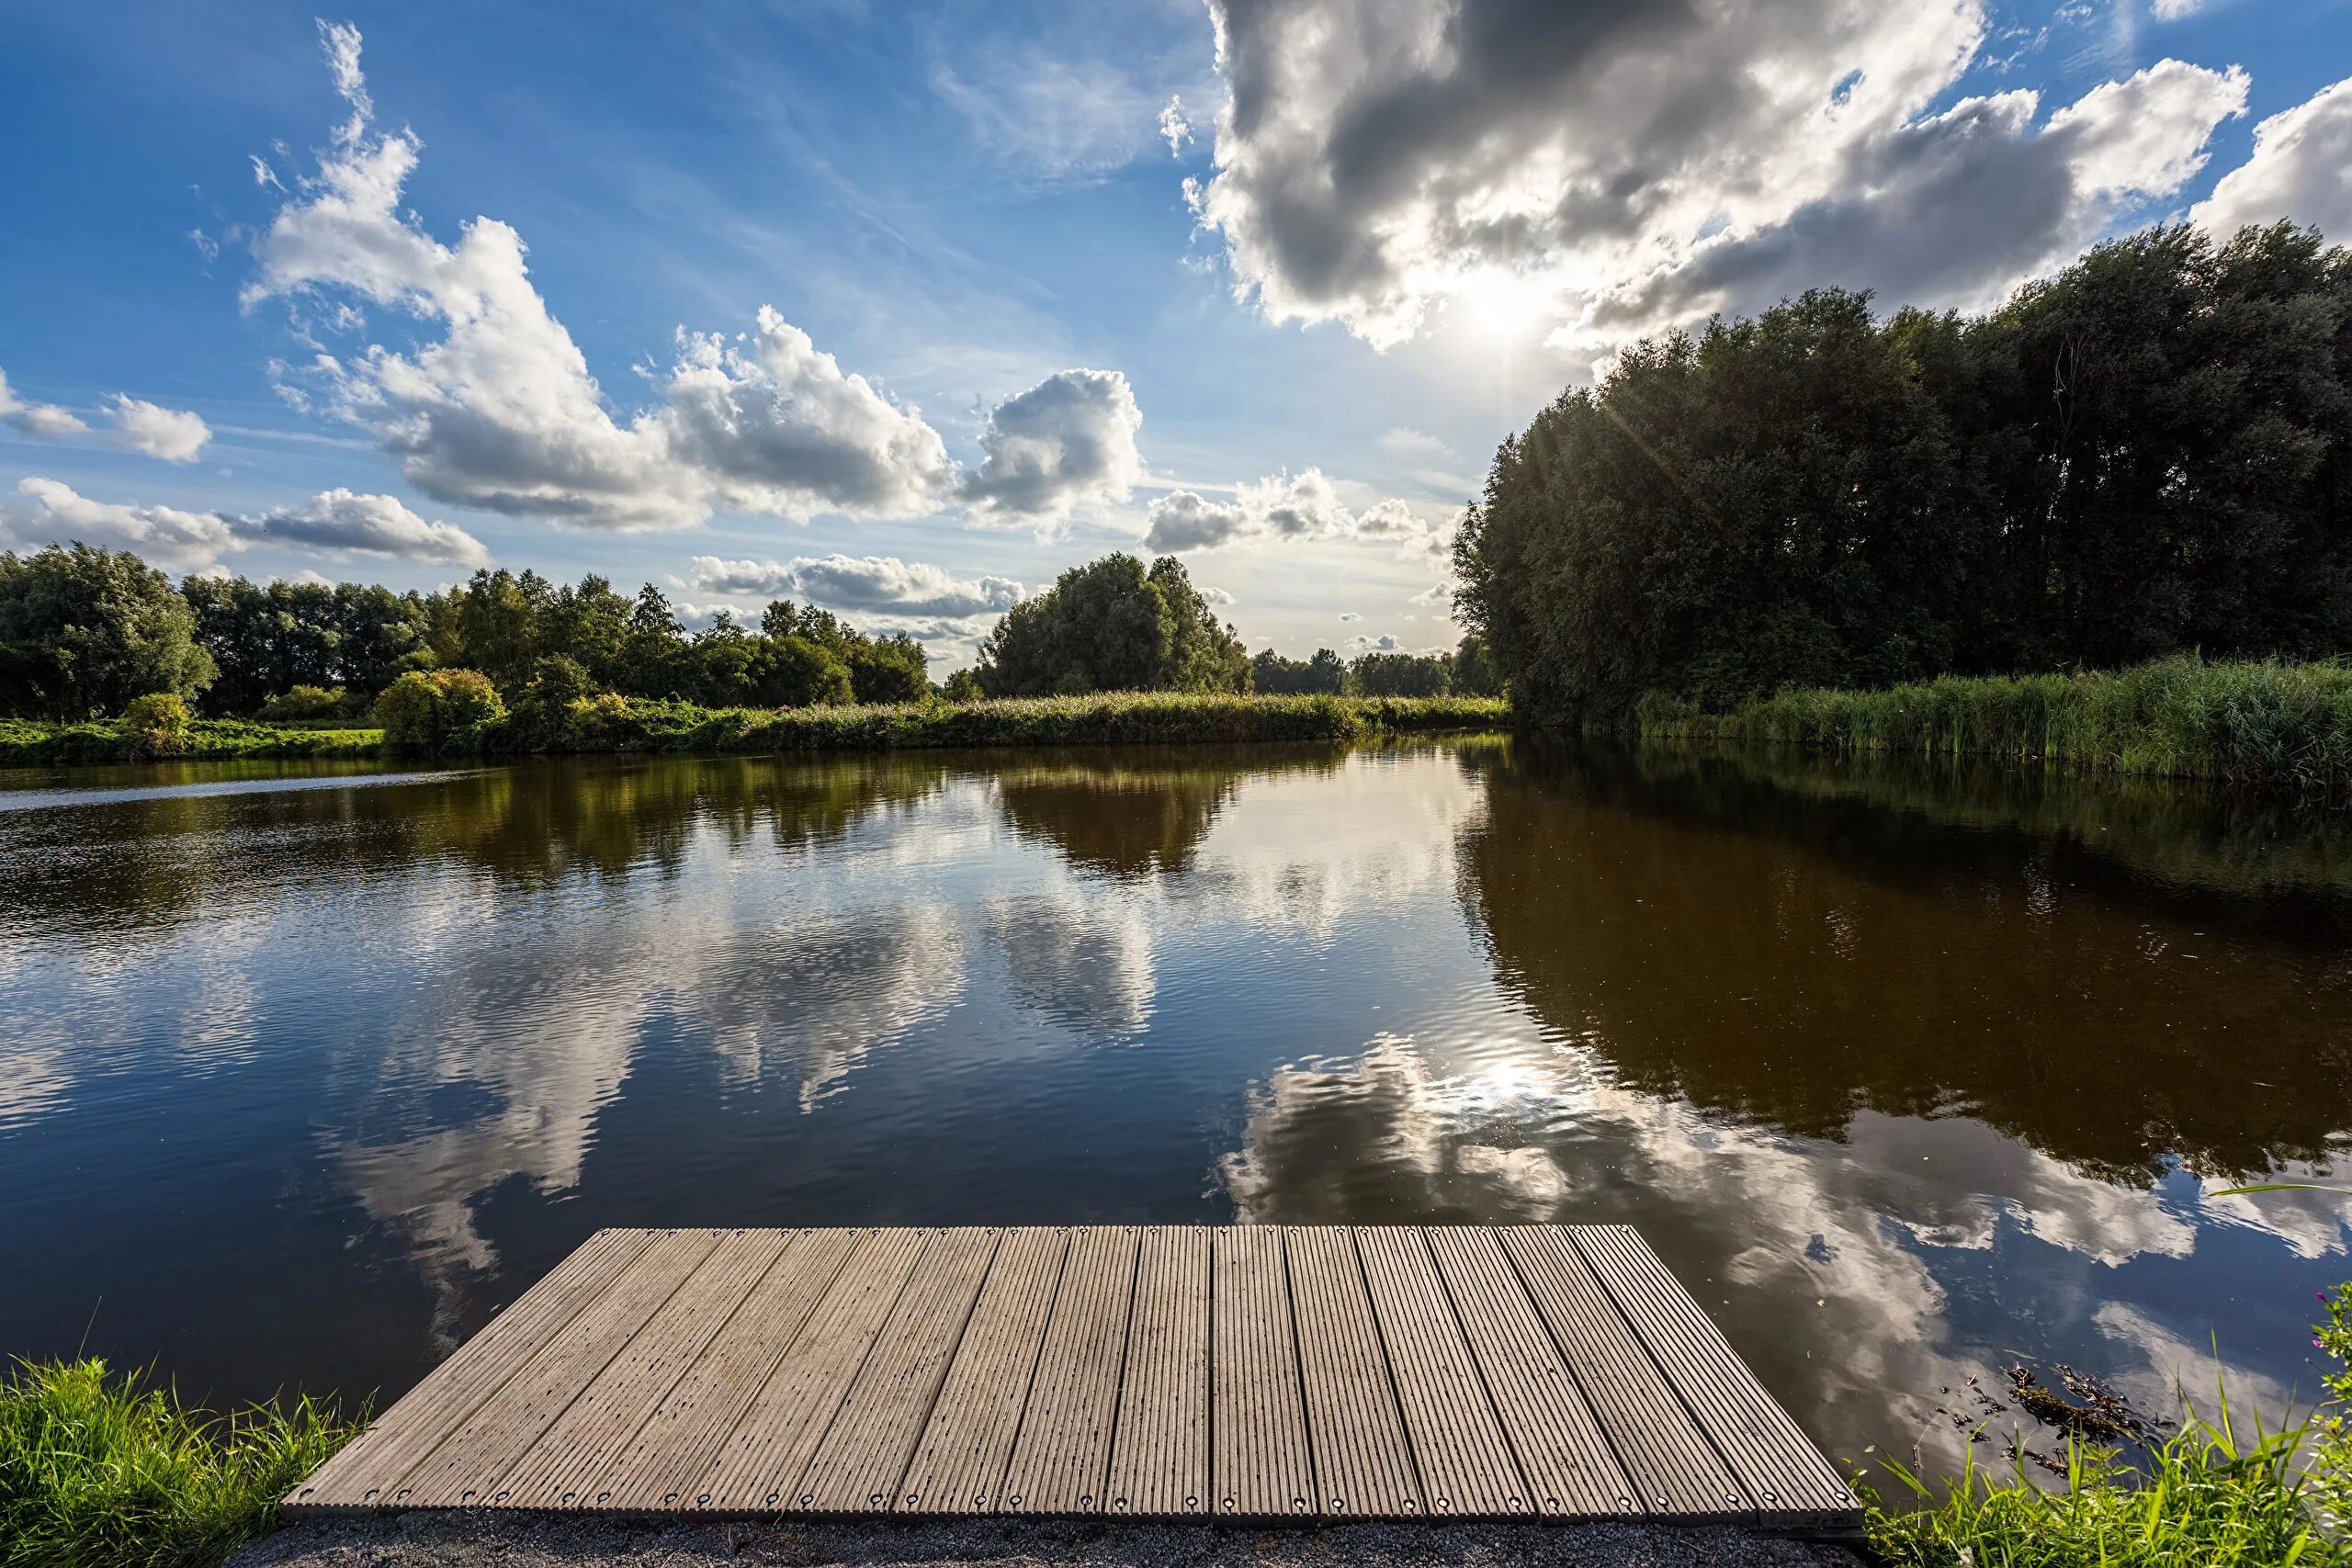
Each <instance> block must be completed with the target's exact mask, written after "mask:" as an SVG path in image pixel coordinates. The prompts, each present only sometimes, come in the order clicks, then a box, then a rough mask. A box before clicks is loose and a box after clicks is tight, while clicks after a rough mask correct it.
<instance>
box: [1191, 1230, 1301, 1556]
mask: <svg viewBox="0 0 2352 1568" xmlns="http://www.w3.org/2000/svg"><path fill="white" fill-rule="evenodd" d="M1209 1269H1210V1277H1209V1336H1210V1339H1211V1342H1212V1344H1213V1346H1214V1350H1213V1353H1212V1354H1211V1357H1210V1360H1209V1410H1210V1415H1209V1438H1210V1450H1211V1458H1210V1461H1209V1473H1210V1476H1211V1478H1212V1480H1211V1487H1212V1490H1213V1491H1214V1492H1215V1493H1216V1509H1217V1512H1218V1514H1220V1515H1227V1514H1229V1515H1232V1516H1234V1517H1237V1518H1268V1517H1290V1516H1295V1515H1300V1514H1306V1513H1310V1512H1312V1511H1313V1510H1314V1506H1315V1505H1314V1499H1315V1497H1316V1495H1317V1486H1316V1484H1315V1469H1314V1461H1313V1460H1312V1458H1311V1456H1310V1455H1309V1452H1308V1450H1307V1446H1306V1400H1305V1391H1304V1389H1303V1388H1302V1387H1301V1385H1300V1379H1299V1368H1298V1343H1297V1338H1296V1335H1295V1331H1294V1328H1293V1325H1292V1319H1291V1306H1290V1286H1289V1279H1288V1269H1287V1268H1286V1266H1285V1264H1284V1263H1283V1237H1282V1232H1281V1231H1280V1230H1278V1229H1275V1228H1274V1227H1272V1226H1270V1225H1230V1226H1220V1227H1219V1228H1218V1229H1216V1230H1214V1231H1212V1232H1210V1233H1209Z"/></svg>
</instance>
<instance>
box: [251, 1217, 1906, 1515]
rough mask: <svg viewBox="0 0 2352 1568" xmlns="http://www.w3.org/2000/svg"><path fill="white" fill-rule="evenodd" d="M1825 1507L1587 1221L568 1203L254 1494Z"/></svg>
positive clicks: (1696, 1330)
mask: <svg viewBox="0 0 2352 1568" xmlns="http://www.w3.org/2000/svg"><path fill="white" fill-rule="evenodd" d="M403 1508H501V1509H537V1510H553V1511H558V1512H565V1513H594V1514H607V1513H608V1514H684V1515H689V1516H700V1517H714V1518H717V1517H737V1518H741V1517H772V1516H777V1515H785V1514H795V1513H798V1514H880V1513H899V1514H924V1515H938V1514H1008V1513H1019V1514H1035V1515H1086V1516H1125V1517H1136V1518H1155V1519H1167V1518H1211V1517H1214V1518H1235V1519H1241V1518H1248V1519H1254V1520H1260V1521H1263V1520H1268V1519H1273V1518H1281V1519H1285V1520H1294V1521H1302V1522H1313V1521H1317V1520H1335V1519H1350V1518H1386V1519H1397V1518H1430V1519H1446V1518H1510V1517H1521V1518H1527V1517H1536V1518H1545V1519H1558V1520H1567V1519H1595V1518H1651V1519H1656V1520H1659V1521H1661V1522H1669V1523H1699V1522H1736V1523H1741V1524H1746V1525H1749V1526H1752V1527H1755V1528H1759V1529H1774V1530H1781V1531H1789V1532H1796V1533H1807V1534H1818V1533H1846V1532H1849V1531H1851V1530H1853V1529H1858V1528H1859V1526H1860V1510H1859V1508H1858V1507H1857V1506H1856V1503H1855V1499H1854V1497H1853V1495H1852V1494H1851V1493H1850V1492H1849V1491H1848V1489H1847V1487H1846V1485H1845V1483H1844V1482H1843V1481H1842V1480H1841V1479H1840V1477H1839V1475H1838V1472H1837V1471H1836V1470H1834V1469H1832V1468H1831V1467H1830V1465H1829V1463H1828V1462H1827V1461H1826V1460H1824V1459H1823V1458H1822V1456H1821V1454H1820V1453H1819V1452H1818V1451H1817V1450H1815V1448H1814V1446H1813V1445H1812V1444H1811V1443H1810V1442H1808V1441H1807V1440H1806V1438H1805V1437H1804V1434H1803V1433H1802V1432H1801V1431H1799V1430H1798V1428H1797V1426H1796V1424H1795V1423H1794V1422H1793V1421H1792V1420H1791V1419H1790V1418H1789V1416H1788V1415H1787V1414H1786V1413H1785V1412H1784V1411H1782V1410H1781V1407H1780V1405H1778V1404H1775V1403H1774V1402H1773V1400H1772V1398H1771V1396H1770V1394H1768V1393H1765V1392H1764V1389H1763V1388H1762V1386H1761V1385H1759V1384H1758V1382H1757V1381H1756V1379H1755V1377H1754V1376H1753V1375H1752V1374H1751V1373H1750V1372H1749V1371H1748V1370H1747V1367H1746V1365H1745V1364H1743V1363H1742V1362H1741V1361H1740V1359H1739V1358H1738V1357H1737V1356H1736V1354H1735V1353H1734V1352H1733V1350H1732V1348H1731V1347H1730V1346H1729V1345H1728V1344H1727V1343H1726V1342H1725V1341H1724V1337H1723V1336H1722V1335H1721V1334H1720V1333H1719V1332H1717V1331H1716V1329H1715V1326H1714V1325H1713V1323H1711V1322H1709V1321H1708V1319H1707V1317H1706V1314H1703V1313H1702V1312H1701V1311H1700V1309H1699V1307H1698V1304H1697V1303H1694V1302H1693V1301H1692V1300H1691V1297H1690V1296H1689V1294H1688V1293H1686V1292H1684V1291H1683V1289H1682V1288H1681V1286H1679V1284H1677V1283H1676V1282H1675V1280H1674V1279H1673V1277H1672V1276H1671V1275H1669V1274H1668V1272H1667V1270H1666V1269H1665V1267H1664V1266H1663V1265H1662V1264H1660V1263H1659V1261H1658V1259H1657V1255H1656V1254H1654V1253H1653V1252H1651V1250H1650V1249H1649V1247H1648V1246H1647V1245H1646V1244H1645V1243H1644V1242H1643V1241H1642V1239H1641V1238H1640V1237H1639V1236H1638V1235H1635V1234H1634V1232H1633V1231H1632V1230H1630V1229H1628V1228H1626V1227H1624V1226H1622V1225H1527V1226H1505V1227H1487V1226H1459V1227H1455V1226H1444V1227H1440V1226H1431V1227H1429V1228H1426V1229H1423V1228H1418V1227H1387V1226H1355V1227H1349V1226H1332V1227H1323V1226H1296V1225H1283V1226H1272V1225H1265V1226H1261V1225H1242V1226H1227V1227H1216V1228H1211V1227H1202V1226H1140V1227H1138V1226H1125V1225H1109V1226H1071V1227H1061V1228H1056V1227H1033V1228H1012V1229H1004V1228H994V1227H990V1228H978V1227H973V1228H954V1229H939V1230H912V1229H866V1230H793V1231H779V1230H610V1231H602V1232H599V1233H598V1234H597V1235H594V1237H592V1238H591V1239H590V1240H589V1241H588V1242H587V1243H585V1244H584V1245H583V1246H582V1247H580V1249H579V1250H578V1251H576V1252H574V1253H573V1254H572V1255H571V1257H569V1258H566V1259H564V1261H563V1262H562V1263H561V1264H560V1265H559V1266H558V1267H557V1268H556V1269H555V1270H554V1271H553V1272H552V1273H550V1274H549V1275H548V1277H547V1278H546V1279H544V1280H541V1281H539V1283H538V1284H537V1285H536V1286H534V1287H532V1288H531V1290H529V1291H528V1292H526V1293H525V1294H524V1295H523V1296H522V1298H521V1299H520V1300H518V1301H516V1302H515V1303H514V1304H513V1305H512V1306H510V1307H508V1308H507V1309H506V1310H505V1311H504V1312H503V1313H502V1314H500V1315H499V1316H498V1317H497V1318H496V1319H495V1320H494V1321H492V1323H491V1325H489V1326H488V1327H486V1328H484V1329H483V1330H482V1331H481V1333H480V1334H478V1335H476V1336H475V1337H473V1338H472V1339H471V1340H469V1342H468V1343H467V1344H466V1345H465V1346H464V1347H463V1348H461V1349H459V1350H458V1352H457V1354H456V1355H454V1356H452V1357H451V1358H450V1359H448V1360H447V1361H446V1362H444V1363H443V1364H442V1365H441V1366H440V1367H438V1368H436V1369H435V1371H433V1372H432V1373H431V1374H429V1375H428V1376H427V1377H426V1378H425V1379H424V1382H421V1383H419V1384H418V1385H417V1386H416V1388H415V1389H414V1390H413V1391H412V1392H411V1393H409V1394H408V1396H407V1397H406V1398H404V1399H402V1400H401V1401H400V1402H399V1403H398V1404H394V1405H393V1406H392V1407H391V1408H390V1409H389V1410H387V1411H386V1412H385V1413H384V1414H383V1415H382V1416H380V1417H379V1418H378V1419H377V1420H376V1421H375V1422H374V1424H373V1425H371V1426H370V1427H368V1430H367V1431H366V1432H365V1433H364V1434H362V1435H361V1436H360V1437H359V1438H357V1439H356V1440H355V1441H354V1442H353V1443H351V1445H350V1446H349V1447H347V1448H345V1450H343V1451H342V1452H341V1453H339V1454H337V1455H336V1456H335V1457H334V1459H332V1460H330V1461H327V1462H326V1463H325V1464H324V1465H322V1466H321V1467H320V1469H319V1470H318V1472H316V1473H315V1474H313V1475H311V1477H310V1479H309V1480H307V1481H305V1482H303V1483H301V1484H300V1486H298V1487H296V1488H295V1489H294V1491H293V1493H292V1494H291V1495H289V1496H288V1498H287V1499H286V1510H287V1512H288V1513H289V1514H297V1515H300V1514H321V1513H339V1512H349V1511H354V1510H358V1511H367V1510H376V1509H403Z"/></svg>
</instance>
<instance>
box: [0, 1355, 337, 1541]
mask: <svg viewBox="0 0 2352 1568" xmlns="http://www.w3.org/2000/svg"><path fill="white" fill-rule="evenodd" d="M364 1422H365V1413H364V1412H363V1413H362V1416H361V1417H360V1418H358V1419H353V1420H345V1419H344V1418H343V1417H342V1416H340V1415H339V1414H338V1413H337V1412H336V1410H335V1408H334V1406H333V1405H332V1404H322V1403H320V1402H317V1401H314V1400H311V1399H297V1400H295V1401H292V1402H291V1403H290V1404H286V1405H284V1406H282V1407H281V1406H279V1405H273V1404H260V1405H254V1406H252V1407H250V1408H248V1409H244V1410H239V1411H234V1412H232V1413H231V1414H229V1415H227V1416H211V1415H208V1414H206V1413H204V1412H202V1411H200V1410H196V1409H192V1408H190V1407H188V1406H187V1405H185V1404H182V1403H181V1402H180V1399H179V1395H178V1393H177V1392H176V1391H175V1390H172V1389H169V1388H159V1387H155V1386H153V1385H152V1384H151V1382H149V1380H148V1378H147V1376H146V1375H145V1374H142V1373H140V1372H130V1373H116V1372H112V1371H108V1370H107V1365H106V1363H105V1362H103V1361H98V1360H94V1359H77V1360H57V1361H19V1362H17V1364H16V1366H15V1367H14V1368H13V1369H12V1370H10V1371H8V1372H6V1374H5V1375H0V1568H209V1565H210V1564H213V1563H217V1562H220V1561H221V1560H222V1559H223V1558H225V1557H227V1556H228V1555H229V1553H230V1552H232V1551H234V1550H236V1548H237V1547H239V1546H240V1545H242V1544H243V1543H244V1542H245V1541H247V1540H252V1539H254V1537H256V1536H260V1535H266V1534H267V1533H268V1532H269V1531H270V1530H271V1529H274V1528H276V1526H277V1502H278V1499H279V1498H281V1497H283V1496H284V1495H286V1494H287V1493H288V1492H289V1491H291V1490H292V1489H293V1487H294V1483H296V1482H298V1481H300V1480H301V1479H302V1477H303V1476H305V1475H308V1474H309V1473H310V1472H311V1471H313V1470H316V1469H317V1468H318V1467H319V1466H320V1465H322V1464H323V1463H325V1462H326V1461H327V1459H328V1458H329V1456H331V1455H332V1454H334V1451H335V1450H337V1449H339V1448H341V1447H342V1446H343V1445H344V1444H345V1442H347V1441H349V1440H350V1439H351V1438H353V1437H355V1436H356V1435H357V1433H358V1431H359V1428H360V1427H361V1426H362V1425H363V1424H364Z"/></svg>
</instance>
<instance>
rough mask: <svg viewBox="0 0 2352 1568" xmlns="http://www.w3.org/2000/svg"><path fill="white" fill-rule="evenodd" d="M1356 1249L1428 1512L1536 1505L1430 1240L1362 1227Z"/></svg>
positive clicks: (1480, 1512) (1503, 1510) (1496, 1511)
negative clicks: (1426, 1496)
mask: <svg viewBox="0 0 2352 1568" xmlns="http://www.w3.org/2000/svg"><path fill="white" fill-rule="evenodd" d="M1356 1246H1357V1248H1358V1250H1359V1251H1360V1252H1361V1253H1362V1255H1363V1267H1364V1278H1365V1280H1366V1281H1367V1283H1369V1284H1370V1286H1371V1287H1372V1302H1373V1308H1374V1312H1375V1313H1377V1314H1378V1316H1379V1320H1380V1332H1381V1337H1382V1338H1383V1339H1384V1340H1385V1341H1386V1343H1387V1346H1388V1364H1389V1365H1390V1366H1391V1367H1392V1368H1394V1369H1395V1371H1396V1374H1397V1402H1398V1403H1399V1404H1401V1405H1402V1406H1403V1407H1404V1411H1405V1430H1406V1433H1407V1435H1408V1437H1410V1438H1411V1439H1412V1443H1413V1459H1414V1461H1415V1462H1416V1463H1417V1464H1418V1465H1419V1467H1420V1472H1421V1486H1422V1489H1423V1490H1424V1491H1426V1492H1427V1493H1428V1494H1429V1506H1430V1513H1431V1514H1433V1515H1439V1516H1445V1517H1456V1518H1462V1517H1508V1516H1510V1515H1512V1514H1521V1515H1524V1514H1529V1513H1532V1512H1534V1511H1535V1510H1534V1507H1533V1506H1532V1504H1531V1503H1530V1502H1529V1494H1530V1491H1531V1490H1532V1489H1531V1488H1530V1487H1529V1486H1528V1484H1527V1483H1526V1482H1525V1481H1524V1480H1522V1479H1521V1476H1520V1473H1519V1465H1518V1463H1517V1461H1515V1460H1514V1459H1513V1458H1512V1456H1511V1451H1510V1443H1509V1442H1508V1441H1507V1440H1506V1439H1505V1438H1504V1437H1503V1429H1502V1425H1501V1423H1500V1422H1499V1421H1498V1419H1497V1418H1496V1416H1495V1410H1494V1405H1493V1404H1492V1402H1490V1401H1489V1400H1488V1399H1487V1391H1486V1388H1485V1386H1484V1384H1483V1383H1482V1382H1481V1381H1480V1379H1479V1376H1478V1369H1477V1364H1476V1361H1475V1360H1474V1359H1472V1357H1471V1354H1470V1347H1469V1345H1468V1344H1467V1343H1466V1342H1465V1341H1464V1338H1463V1337H1462V1329H1461V1325H1459V1324H1458V1323H1457V1322H1456V1321H1455V1318H1454V1315H1453V1303H1452V1302H1451V1301H1450V1300H1449V1299H1448V1297H1447V1295H1446V1292H1445V1284H1444V1282H1443V1281H1442V1280H1440V1279H1439V1278H1438V1273H1437V1265H1436V1263H1435V1261H1434V1260H1432V1259H1431V1258H1430V1247H1429V1242H1428V1239H1427V1238H1426V1237H1424V1236H1423V1235H1422V1234H1421V1232H1420V1231H1419V1229H1417V1228H1411V1227H1406V1226H1391V1225H1366V1226H1363V1227H1360V1228H1359V1229H1358V1230H1357V1232H1356Z"/></svg>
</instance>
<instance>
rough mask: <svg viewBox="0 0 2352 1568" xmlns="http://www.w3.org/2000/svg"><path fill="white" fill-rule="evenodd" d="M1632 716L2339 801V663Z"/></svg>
mask: <svg viewBox="0 0 2352 1568" xmlns="http://www.w3.org/2000/svg"><path fill="white" fill-rule="evenodd" d="M1634 722H1635V725H1636V728H1638V729H1639V731H1640V732H1641V734H1642V735H1643V736H1644V737H1645V738H1652V739H1708V740H1741V741H1767V742H1773V743H1777V744H1788V745H1799V746H1816V747H1824V748H1827V749H1830V750H1851V751H1917V752H1934V753H1945V754H1952V755H1961V754H1979V755H1985V756H1996V757H2007V758H2018V759H2028V760H2041V761H2055V762H2064V763H2067V764H2069V765H2073V766H2079V767H2088V768H2097V769H2104V770H2109V771H2112V772H2115V773H2147V774H2158V775H2165V776H2169V777H2175V778H2199V779H2218V780H2222V781H2224V782H2226V783H2230V784H2251V785H2257V786H2260V787H2263V788H2270V789H2286V790H2292V791H2295V792H2298V793H2301V794H2306V795H2327V796H2331V797H2339V798H2340V797H2344V796H2347V795H2352V666H2347V665H2345V664H2341V663H2322V664H2280V663H2275V662H2268V661H2265V662H2261V663H2237V664H2208V663H2206V662H2204V661H2203V660H2199V659H2195V658H2190V657H2183V658H2177V659H2164V660H2156V661H2155V662H2154V663H2150V664H2142V665H2136V666H2134V667H2132V668H2131V669H2128V670H2123V671H2117V672H2115V673H2113V674H2096V673H2093V674H2075V675H2024V676H1987V677H1962V676H1946V677H1944V678H1943V679H1940V680H1936V681H1928V682H1921V683H1918V684H1914V685H1905V686H1894V687H1891V688H1889V689H1887V690H1883V691H1838V690H1824V689H1819V688H1803V689H1797V690H1791V691H1784V692H1781V694H1778V695H1776V696H1773V697H1770V698H1769V699H1766V700H1764V701H1761V702H1755V703H1750V704H1748V705H1746V706H1744V707H1739V708H1736V709H1734V710H1732V711H1731V712H1729V713H1721V714H1709V713H1702V712H1700V711H1699V710H1698V709H1697V708H1695V707H1693V706H1692V705H1690V704H1688V703H1685V702H1682V701H1680V700H1679V699H1677V698H1674V697H1670V696H1667V695H1665V694H1659V693H1652V694H1649V695H1647V696H1645V697H1644V698H1643V699H1642V700H1641V702H1640V703H1639V704H1638V705H1636V706H1635V709H1634Z"/></svg>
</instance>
